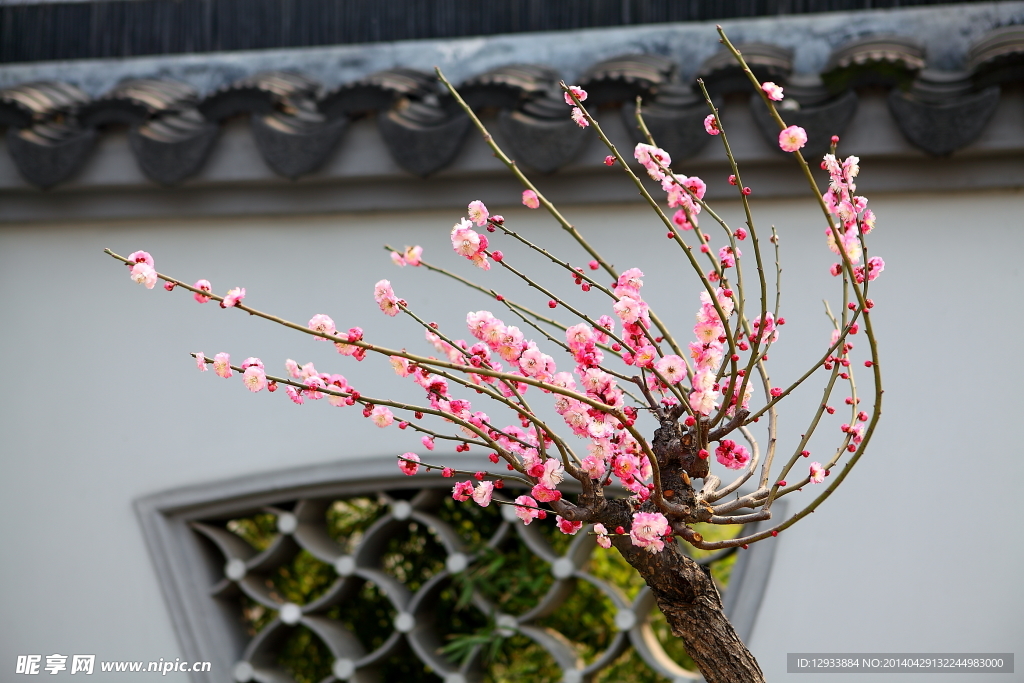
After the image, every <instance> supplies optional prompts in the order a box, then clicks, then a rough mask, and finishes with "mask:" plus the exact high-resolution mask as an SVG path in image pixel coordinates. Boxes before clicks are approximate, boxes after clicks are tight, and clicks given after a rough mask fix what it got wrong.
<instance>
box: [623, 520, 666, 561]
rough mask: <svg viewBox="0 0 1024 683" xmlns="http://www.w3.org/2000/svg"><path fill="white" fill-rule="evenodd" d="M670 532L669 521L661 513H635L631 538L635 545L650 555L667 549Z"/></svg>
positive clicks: (630, 531)
mask: <svg viewBox="0 0 1024 683" xmlns="http://www.w3.org/2000/svg"><path fill="white" fill-rule="evenodd" d="M668 532H669V525H668V519H666V518H665V515H663V514H661V513H660V512H634V513H633V525H632V527H631V528H630V530H629V538H630V540H631V541H632V542H633V545H635V546H637V547H639V548H643V549H644V550H646V551H647V552H649V553H657V552H661V550H663V549H664V548H665V541H664V538H665V535H666V534H667V533H668Z"/></svg>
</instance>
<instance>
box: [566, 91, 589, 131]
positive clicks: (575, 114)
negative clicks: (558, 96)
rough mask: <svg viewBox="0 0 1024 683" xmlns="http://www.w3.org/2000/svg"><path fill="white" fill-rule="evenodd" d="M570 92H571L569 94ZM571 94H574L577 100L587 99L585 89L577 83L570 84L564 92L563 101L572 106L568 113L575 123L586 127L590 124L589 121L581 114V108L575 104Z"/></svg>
mask: <svg viewBox="0 0 1024 683" xmlns="http://www.w3.org/2000/svg"><path fill="white" fill-rule="evenodd" d="M570 93H572V94H571V95H570ZM573 95H575V96H576V99H577V100H579V101H580V102H582V101H584V100H585V99H587V91H586V90H584V89H583V88H581V87H579V86H578V85H570V86H569V88H568V90H567V91H566V93H565V103H566V104H568V105H569V106H570V107H572V112H571V113H570V115H569V116H570V118H572V120H573V121H575V122H576V125H577V126H579V127H580V128H586V127H587V126H589V125H590V121H588V120H587V117H586V116H584V115H583V110H582V109H580V108H579V107H578V106H577V105H576V102H574V101H573V99H572V96H573Z"/></svg>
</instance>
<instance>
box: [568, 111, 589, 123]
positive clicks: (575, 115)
mask: <svg viewBox="0 0 1024 683" xmlns="http://www.w3.org/2000/svg"><path fill="white" fill-rule="evenodd" d="M570 117H571V118H572V120H573V121H575V122H576V125H577V126H579V127H580V128H586V127H587V126H589V125H590V121H587V117H586V116H584V115H583V110H582V109H580V108H579V107H573V108H572V113H571V114H570Z"/></svg>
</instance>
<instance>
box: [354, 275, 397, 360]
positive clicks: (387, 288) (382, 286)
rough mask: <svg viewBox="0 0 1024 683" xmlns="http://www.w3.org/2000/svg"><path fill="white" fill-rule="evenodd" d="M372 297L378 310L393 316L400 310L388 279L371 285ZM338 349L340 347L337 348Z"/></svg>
mask: <svg viewBox="0 0 1024 683" xmlns="http://www.w3.org/2000/svg"><path fill="white" fill-rule="evenodd" d="M373 298H374V299H376V301H377V305H378V306H380V310H381V311H382V312H383V313H384V314H385V315H389V316H391V317H392V318H394V317H395V316H396V315H398V314H399V312H401V310H402V309H401V308H400V307H399V303H400V301H399V299H398V298H397V297H396V296H395V292H394V290H393V289H391V282H389V281H388V280H381V281H379V282H378V283H377V284H375V285H374V286H373ZM339 350H340V349H339Z"/></svg>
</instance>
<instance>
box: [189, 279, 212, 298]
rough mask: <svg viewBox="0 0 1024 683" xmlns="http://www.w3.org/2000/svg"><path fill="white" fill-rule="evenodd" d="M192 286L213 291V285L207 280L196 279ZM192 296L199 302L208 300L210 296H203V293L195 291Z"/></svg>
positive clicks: (205, 290)
mask: <svg viewBox="0 0 1024 683" xmlns="http://www.w3.org/2000/svg"><path fill="white" fill-rule="evenodd" d="M192 286H193V287H195V288H196V289H201V290H203V291H204V292H212V291H213V287H212V286H211V285H210V281H209V280H196V283H195V284H194V285H192ZM192 298H193V299H195V300H196V301H198V302H199V303H201V304H205V303H206V302H207V301H209V300H210V297H208V296H204V295H202V294H199V293H196V292H193V293H192Z"/></svg>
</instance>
